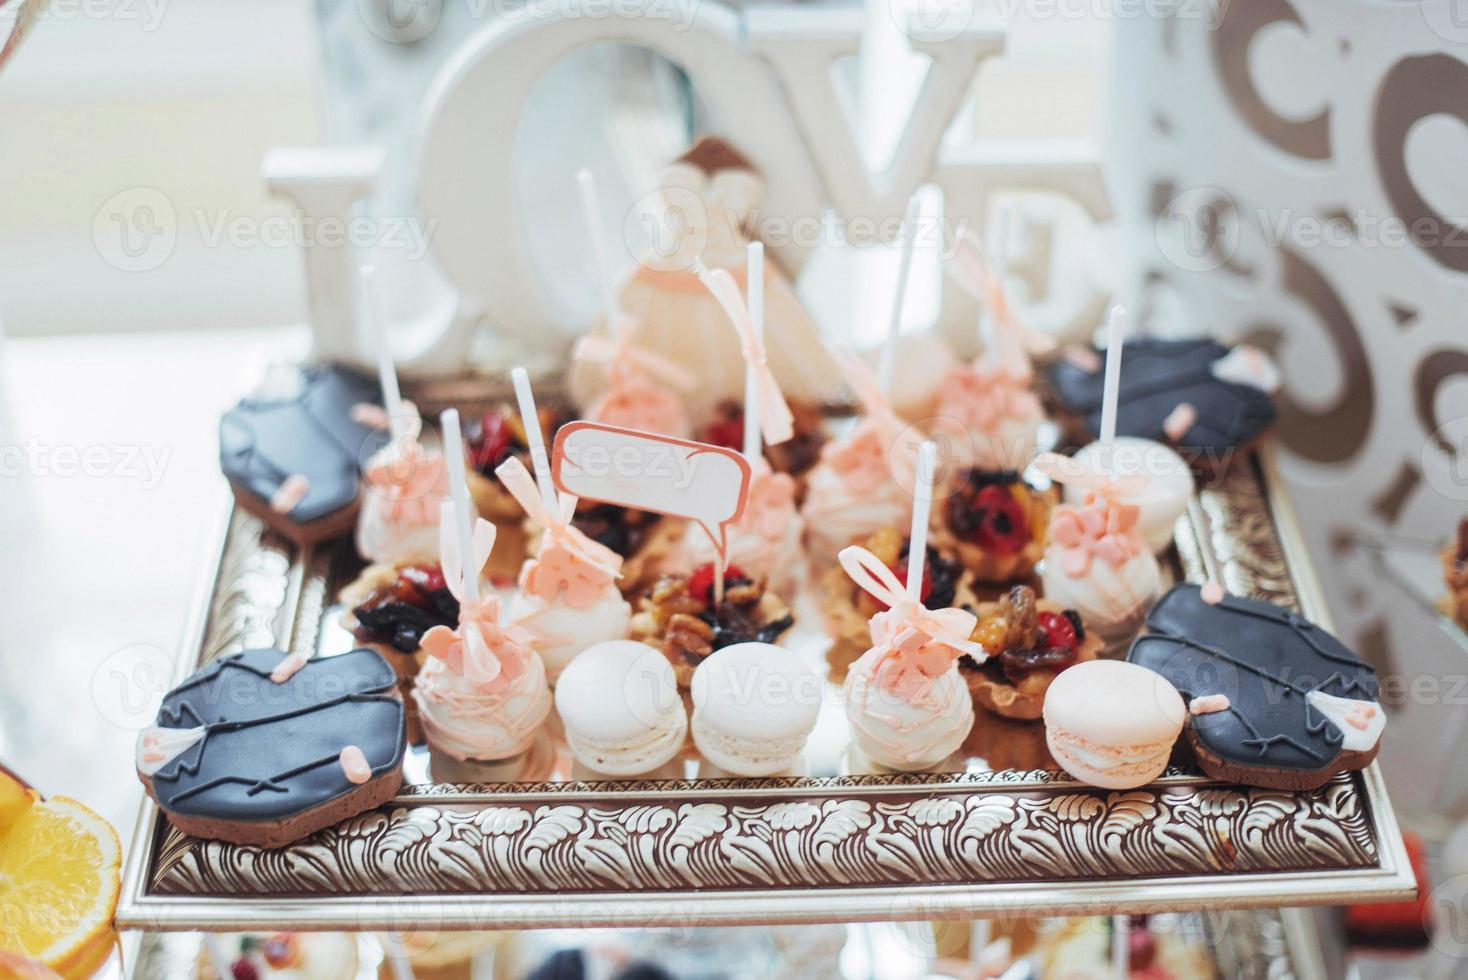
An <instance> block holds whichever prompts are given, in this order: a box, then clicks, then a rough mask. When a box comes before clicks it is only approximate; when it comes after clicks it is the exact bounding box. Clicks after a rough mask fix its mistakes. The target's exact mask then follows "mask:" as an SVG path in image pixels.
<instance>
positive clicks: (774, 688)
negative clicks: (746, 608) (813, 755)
mask: <svg viewBox="0 0 1468 980" xmlns="http://www.w3.org/2000/svg"><path fill="white" fill-rule="evenodd" d="M691 688H692V693H693V705H694V713H695V716H696V717H697V716H702V718H703V719H704V723H705V724H706V725H708V726H710V727H711V728H712V729H713V730H714V731H717V732H723V733H727V734H729V735H731V736H733V737H736V738H757V739H761V740H763V739H773V740H777V741H780V740H785V739H792V738H793V739H798V740H799V741H801V742H802V743H803V742H804V741H805V739H806V737H807V736H809V735H810V733H811V729H813V728H814V727H815V724H816V716H817V715H818V714H819V713H820V710H821V700H822V697H823V694H824V690H823V683H822V681H821V678H820V676H819V675H818V674H817V673H816V672H815V671H814V670H812V669H811V668H810V667H809V666H808V665H807V664H806V663H805V661H804V660H802V659H801V657H800V655H799V654H796V653H793V652H791V651H789V650H786V649H785V648H784V647H779V646H776V645H774V644H773V643H758V642H751V643H735V644H732V645H730V646H727V647H724V648H723V649H721V650H715V651H714V652H713V653H712V654H710V655H709V656H708V657H707V658H706V659H705V660H704V661H703V663H701V664H699V665H698V669H697V670H696V671H694V674H693V683H692V685H691Z"/></svg>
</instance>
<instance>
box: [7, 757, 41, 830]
mask: <svg viewBox="0 0 1468 980" xmlns="http://www.w3.org/2000/svg"><path fill="white" fill-rule="evenodd" d="M39 799H40V794H38V793H37V792H36V791H35V790H33V789H31V788H30V787H29V786H27V785H26V784H25V781H24V780H22V779H21V778H20V777H19V776H17V775H16V774H15V773H13V772H11V771H10V770H9V769H6V768H5V767H4V766H0V833H4V832H5V828H6V827H9V826H10V825H11V824H13V823H15V821H17V820H19V819H20V815H21V814H22V813H25V812H26V811H27V810H29V809H30V808H31V804H32V803H34V802H36V801H37V800H39Z"/></svg>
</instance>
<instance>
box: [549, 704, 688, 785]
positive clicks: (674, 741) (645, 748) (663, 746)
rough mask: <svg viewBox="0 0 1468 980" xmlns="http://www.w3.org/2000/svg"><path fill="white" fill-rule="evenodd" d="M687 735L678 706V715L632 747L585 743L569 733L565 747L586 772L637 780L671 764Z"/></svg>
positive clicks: (662, 723) (671, 715) (663, 721)
mask: <svg viewBox="0 0 1468 980" xmlns="http://www.w3.org/2000/svg"><path fill="white" fill-rule="evenodd" d="M687 734H688V715H687V713H686V712H684V711H683V707H682V703H681V702H680V703H679V706H678V711H677V712H676V713H675V714H669V715H668V716H667V717H666V718H664V719H663V720H662V722H661V723H660V724H659V726H658V728H657V729H655V730H653V731H650V732H649V733H648V737H647V738H646V739H645V740H644V741H642V742H641V743H638V744H634V745H619V744H616V743H595V742H589V741H586V740H584V739H582V738H580V737H578V736H577V734H576V733H574V732H573V731H571V730H569V729H568V730H567V732H566V744H567V745H569V746H570V747H571V752H572V754H573V755H575V756H576V760H577V761H578V762H580V763H581V764H582V765H583V766H585V767H586V768H587V769H590V770H592V771H593V772H596V773H600V774H601V775H604V776H640V775H642V774H644V773H649V772H652V771H653V770H654V769H657V768H658V767H660V766H663V765H666V764H667V763H669V762H671V761H672V760H673V759H674V758H675V757H677V755H678V753H679V752H680V751H681V750H682V749H683V742H684V740H685V738H686V736H687Z"/></svg>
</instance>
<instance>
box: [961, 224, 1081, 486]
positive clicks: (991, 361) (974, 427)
mask: <svg viewBox="0 0 1468 980" xmlns="http://www.w3.org/2000/svg"><path fill="white" fill-rule="evenodd" d="M1011 214H1012V209H1011V207H1010V206H1009V202H1007V201H1003V200H1001V201H1000V202H999V203H998V204H996V206H995V225H996V229H995V234H994V239H993V240H994V247H993V249H992V250H991V254H992V255H993V257H994V258H993V261H992V263H991V262H990V261H989V259H988V258H987V257H986V255H985V250H984V249H983V248H982V247H981V246H980V245H979V243H978V242H977V241H976V240H975V239H973V238H971V237H969V236H967V235H964V236H963V237H961V238H960V239H959V242H958V247H957V249H956V251H955V258H954V261H953V263H952V264H951V266H950V268H952V269H956V270H961V271H958V272H955V278H957V279H958V280H959V281H960V283H961V284H962V285H963V286H964V288H965V289H966V290H968V291H970V292H971V293H972V294H973V295H974V296H975V298H977V299H979V300H981V301H982V304H983V305H982V306H981V307H980V313H979V334H980V337H981V338H982V341H983V349H982V351H981V352H980V354H979V356H978V357H976V358H975V359H974V360H973V362H972V363H970V364H966V365H960V366H958V367H955V368H953V369H952V370H951V371H949V372H948V375H947V377H946V378H945V379H944V383H943V386H942V389H941V392H940V394H939V396H938V402H937V406H936V407H935V409H934V416H935V418H936V421H935V423H934V426H933V433H934V435H935V436H940V437H942V438H943V439H944V441H945V442H946V444H947V446H948V448H949V451H950V453H951V456H952V458H953V460H954V462H955V463H956V464H957V465H958V466H959V467H960V468H962V469H970V468H978V469H980V470H985V471H1000V470H1023V469H1024V468H1025V467H1026V466H1028V465H1029V462H1030V458H1031V457H1032V456H1033V455H1034V452H1035V444H1036V437H1037V434H1038V432H1039V428H1040V424H1041V423H1042V422H1044V421H1045V411H1044V408H1043V407H1042V406H1041V404H1040V399H1039V397H1038V396H1036V394H1035V393H1034V391H1032V390H1031V388H1030V384H1031V382H1032V380H1033V378H1034V369H1033V367H1032V365H1031V363H1030V354H1031V353H1032V352H1038V351H1043V350H1046V349H1048V347H1050V346H1053V345H1051V344H1049V342H1048V339H1047V338H1043V337H1041V336H1040V335H1038V334H1033V333H1031V332H1030V331H1027V330H1026V329H1025V328H1024V327H1023V326H1021V325H1020V323H1019V322H1018V321H1017V320H1016V318H1015V316H1014V312H1013V310H1012V309H1011V308H1010V306H1009V302H1008V299H1007V297H1006V296H1005V294H1004V278H1005V273H1006V271H1007V261H1008V239H1009V226H1010V222H1011Z"/></svg>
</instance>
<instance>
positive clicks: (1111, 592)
mask: <svg viewBox="0 0 1468 980" xmlns="http://www.w3.org/2000/svg"><path fill="white" fill-rule="evenodd" d="M1040 581H1041V585H1042V586H1043V589H1044V594H1045V598H1046V599H1049V600H1050V601H1051V602H1054V603H1056V604H1057V605H1059V606H1061V607H1063V608H1066V609H1074V610H1075V611H1076V612H1078V613H1080V614H1081V622H1082V623H1084V624H1085V627H1086V629H1088V630H1094V631H1095V632H1096V633H1097V634H1098V635H1099V636H1101V637H1102V638H1104V639H1105V640H1106V641H1107V642H1108V643H1115V642H1117V641H1119V640H1122V639H1125V638H1127V637H1128V636H1129V635H1131V634H1133V633H1135V632H1136V631H1137V630H1138V629H1140V628H1141V626H1142V621H1143V619H1144V618H1145V617H1146V615H1147V611H1148V610H1149V609H1151V608H1152V603H1153V602H1155V601H1156V599H1157V597H1158V596H1159V595H1160V594H1161V592H1162V569H1161V568H1160V567H1159V566H1158V564H1157V557H1156V556H1155V555H1153V554H1152V553H1151V552H1150V551H1139V552H1138V553H1137V555H1136V556H1135V557H1133V558H1131V559H1130V560H1128V561H1127V562H1125V563H1123V564H1122V566H1121V567H1120V568H1113V567H1111V565H1109V564H1107V563H1106V562H1104V561H1102V560H1101V559H1099V558H1098V559H1095V560H1093V561H1092V562H1091V569H1090V571H1089V572H1088V573H1087V574H1086V575H1084V576H1082V577H1081V578H1071V577H1070V576H1069V575H1066V574H1065V573H1064V572H1063V571H1061V568H1060V562H1059V561H1058V560H1057V558H1056V555H1055V546H1054V545H1051V547H1050V550H1049V551H1047V552H1046V553H1045V561H1044V562H1043V563H1041V565H1040Z"/></svg>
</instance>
